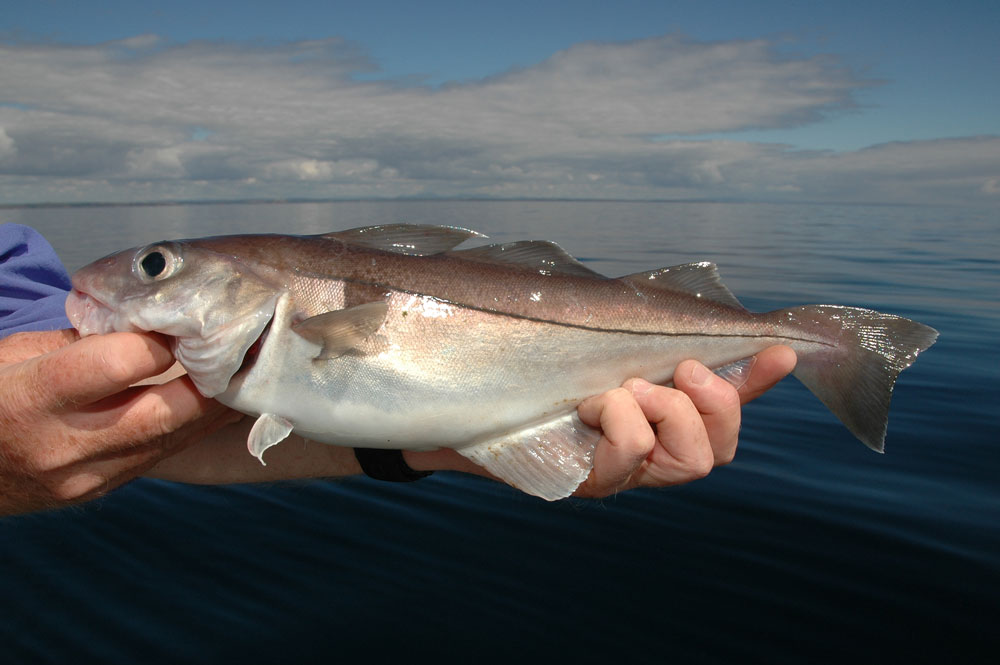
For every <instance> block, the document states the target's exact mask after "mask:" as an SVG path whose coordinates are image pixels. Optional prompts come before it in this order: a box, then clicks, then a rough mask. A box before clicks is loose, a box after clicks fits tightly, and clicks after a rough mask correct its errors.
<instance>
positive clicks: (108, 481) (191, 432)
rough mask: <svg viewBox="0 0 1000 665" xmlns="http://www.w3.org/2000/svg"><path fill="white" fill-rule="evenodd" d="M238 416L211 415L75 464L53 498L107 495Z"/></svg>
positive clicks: (226, 412)
mask: <svg viewBox="0 0 1000 665" xmlns="http://www.w3.org/2000/svg"><path fill="white" fill-rule="evenodd" d="M241 415H242V414H239V413H237V412H235V411H231V410H223V411H220V412H214V411H213V412H211V413H209V414H207V415H205V416H204V417H202V418H199V419H197V420H195V421H192V422H189V423H186V424H184V425H183V426H181V427H180V428H178V429H177V430H175V431H174V432H172V433H171V434H169V435H167V436H164V437H159V438H158V439H155V440H152V441H145V442H134V443H132V444H131V445H130V446H128V447H126V448H124V449H118V450H103V451H101V454H98V455H96V456H95V457H94V458H93V459H91V460H89V461H87V462H85V463H83V464H82V465H75V466H73V467H71V468H69V469H67V472H66V473H65V474H64V475H63V477H62V479H61V480H56V481H54V482H52V483H50V487H51V492H52V494H53V495H54V497H55V498H56V499H58V500H60V501H62V502H67V501H69V502H74V501H80V500H89V499H93V498H96V497H98V496H101V495H103V494H106V493H107V492H109V491H111V490H112V489H114V488H116V487H118V486H120V485H123V484H125V483H127V482H128V481H130V480H132V479H133V478H135V477H137V476H139V475H141V474H143V473H144V472H146V471H147V470H149V469H150V468H152V467H153V466H154V465H156V463H157V462H159V461H161V460H163V459H164V458H166V457H169V456H170V455H173V454H175V453H177V452H179V451H180V450H182V449H184V448H186V447H188V446H190V445H192V444H194V443H195V442H197V441H201V440H202V439H204V438H205V437H206V436H208V435H210V434H211V433H213V432H215V431H216V430H218V429H220V428H222V427H224V426H226V425H228V424H231V423H232V422H233V420H234V418H233V417H234V416H236V417H237V418H238V417H240V416H241Z"/></svg>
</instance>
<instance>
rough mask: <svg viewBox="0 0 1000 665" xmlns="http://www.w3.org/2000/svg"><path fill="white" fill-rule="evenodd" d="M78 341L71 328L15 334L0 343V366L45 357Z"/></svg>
mask: <svg viewBox="0 0 1000 665" xmlns="http://www.w3.org/2000/svg"><path fill="white" fill-rule="evenodd" d="M78 339H80V335H79V333H77V332H76V330H74V329H72V328H68V329H66V330H49V331H45V332H23V333H15V334H13V335H10V336H9V337H5V338H4V339H3V340H2V341H0V365H7V364H10V363H19V362H21V361H23V360H28V359H29V358H34V357H35V356H41V355H45V354H46V353H49V352H51V351H55V350H56V349H59V348H62V347H64V346H66V345H67V344H71V343H72V342H75V341H77V340H78Z"/></svg>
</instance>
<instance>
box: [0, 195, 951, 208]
mask: <svg viewBox="0 0 1000 665" xmlns="http://www.w3.org/2000/svg"><path fill="white" fill-rule="evenodd" d="M518 201H527V202H551V203H722V204H739V205H751V204H758V205H759V204H764V205H840V206H886V207H913V206H917V205H924V204H916V203H895V202H893V203H889V202H881V201H784V200H783V201H777V200H767V199H700V198H688V199H604V198H581V199H576V198H544V197H517V198H486V197H484V198H476V197H471V198H448V197H442V198H435V197H401V198H343V199H341V198H328V199H311V198H288V199H192V200H178V201H82V202H51V203H0V210H24V209H40V208H141V207H149V208H152V207H167V206H202V205H271V204H280V203H293V204H299V203H304V204H308V203H404V202H414V203H419V202H427V203H466V202H468V203H512V202H518ZM939 205H947V204H939Z"/></svg>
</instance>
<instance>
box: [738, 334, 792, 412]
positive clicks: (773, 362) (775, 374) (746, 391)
mask: <svg viewBox="0 0 1000 665" xmlns="http://www.w3.org/2000/svg"><path fill="white" fill-rule="evenodd" d="M796 360H797V359H796V357H795V351H793V350H792V349H791V347H788V346H772V347H770V348H768V349H764V350H763V351H761V352H760V353H758V354H757V362H756V363H755V364H754V366H753V370H752V371H751V372H750V377H749V378H748V379H747V382H746V383H745V384H743V385H742V386H741V387H740V389H739V393H740V402H741V403H743V404H746V403H747V402H749V401H751V400H754V399H757V398H758V397H760V396H761V395H763V394H764V393H765V392H767V391H768V390H770V389H771V388H773V387H774V385H775V384H776V383H778V382H779V381H781V380H782V379H783V378H785V377H786V376H788V374H789V373H791V371H792V370H794V369H795V363H796Z"/></svg>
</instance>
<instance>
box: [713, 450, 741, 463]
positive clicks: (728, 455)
mask: <svg viewBox="0 0 1000 665" xmlns="http://www.w3.org/2000/svg"><path fill="white" fill-rule="evenodd" d="M734 459H736V448H730V449H727V450H724V451H722V452H720V453H719V454H718V455H716V456H715V464H716V466H725V465H727V464H730V463H731V462H732V461H733V460H734Z"/></svg>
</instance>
